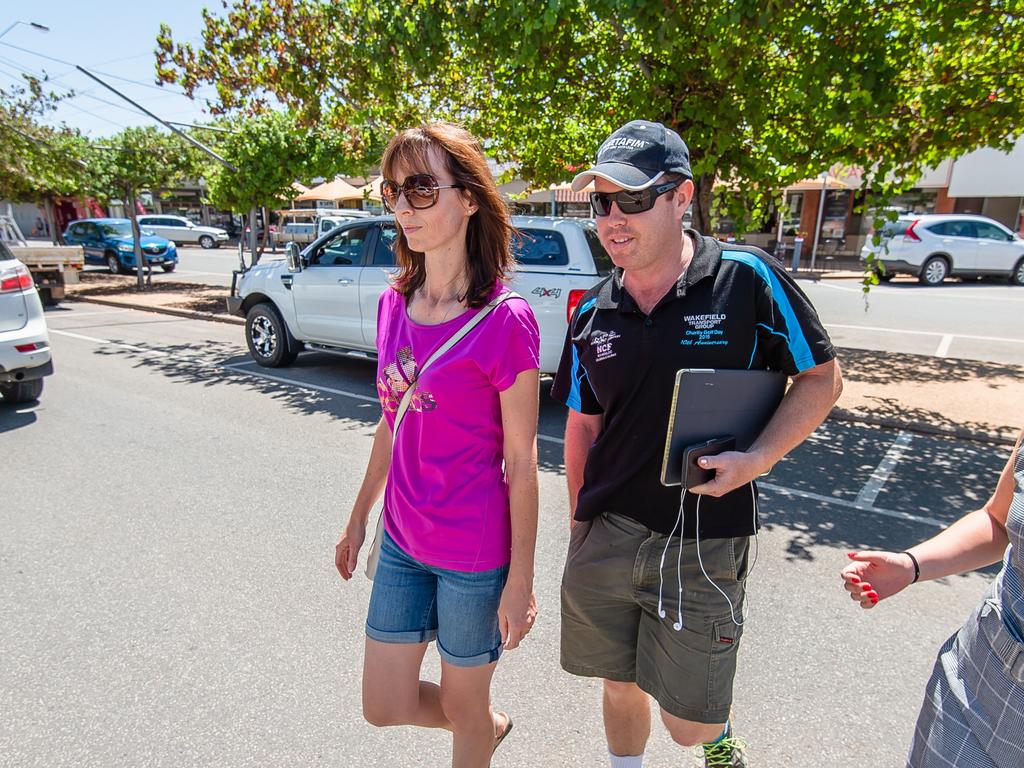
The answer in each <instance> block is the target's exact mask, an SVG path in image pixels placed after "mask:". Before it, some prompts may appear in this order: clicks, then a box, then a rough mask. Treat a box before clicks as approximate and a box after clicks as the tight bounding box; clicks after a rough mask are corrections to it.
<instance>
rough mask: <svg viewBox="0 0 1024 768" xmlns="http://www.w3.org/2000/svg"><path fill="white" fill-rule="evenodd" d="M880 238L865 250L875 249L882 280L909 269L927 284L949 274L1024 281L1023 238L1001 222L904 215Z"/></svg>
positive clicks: (867, 252) (863, 253) (961, 216)
mask: <svg viewBox="0 0 1024 768" xmlns="http://www.w3.org/2000/svg"><path fill="white" fill-rule="evenodd" d="M880 234H881V242H880V243H879V244H878V245H874V244H873V243H872V242H871V241H868V243H867V244H865V246H864V248H863V249H862V250H861V261H866V260H867V257H868V256H869V255H870V254H872V253H874V254H876V255H877V261H876V264H878V265H879V266H880V267H881V268H883V269H884V272H882V270H881V269H880V270H879V271H880V272H881V277H882V279H889V278H891V277H892V276H893V275H895V274H900V273H906V274H911V275H915V276H917V278H918V280H920V281H921V282H922V283H924V284H925V285H939V284H940V283H942V281H943V280H945V279H946V278H947V277H984V276H993V275H994V276H1000V277H1006V278H1008V279H1009V280H1010V282H1011V283H1013V284H1014V285H1024V239H1022V238H1021V237H1020V236H1019V235H1017V234H1015V233H1013V232H1011V231H1010V230H1009V229H1007V228H1006V227H1004V226H1003V225H1002V224H1000V223H999V222H998V221H993V220H992V219H989V218H986V217H985V216H974V215H968V214H922V215H904V216H900V217H899V218H898V219H897V220H896V221H891V222H889V223H887V224H886V225H885V227H884V228H883V229H882V232H881V233H880Z"/></svg>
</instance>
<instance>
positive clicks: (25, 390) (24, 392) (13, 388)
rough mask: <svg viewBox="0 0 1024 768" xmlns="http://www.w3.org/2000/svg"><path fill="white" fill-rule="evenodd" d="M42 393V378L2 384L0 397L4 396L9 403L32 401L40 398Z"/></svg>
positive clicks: (0, 385)
mask: <svg viewBox="0 0 1024 768" xmlns="http://www.w3.org/2000/svg"><path fill="white" fill-rule="evenodd" d="M41 394H43V380H42V379H32V380H31V381H15V382H12V383H10V384H0V397H3V399H4V402H5V403H7V404H8V405H17V404H19V403H32V402H35V401H36V400H38V399H39V396H40V395H41Z"/></svg>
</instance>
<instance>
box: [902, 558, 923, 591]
mask: <svg viewBox="0 0 1024 768" xmlns="http://www.w3.org/2000/svg"><path fill="white" fill-rule="evenodd" d="M903 554H904V555H906V556H907V557H909V558H910V562H912V563H913V564H914V580H913V581H912V582H910V583H911V584H917V580H918V579H920V578H921V566H920V564H918V562H917V558H916V557H914V556H913V555H912V554H910V553H909V552H904V553H903Z"/></svg>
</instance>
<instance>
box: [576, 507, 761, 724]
mask: <svg viewBox="0 0 1024 768" xmlns="http://www.w3.org/2000/svg"><path fill="white" fill-rule="evenodd" d="M667 540H668V537H667V536H665V535H663V534H660V533H656V532H653V531H651V530H650V529H649V528H646V527H644V526H643V525H641V524H640V523H638V522H636V521H635V520H632V519H630V518H628V517H623V516H621V515H616V514H603V515H600V516H599V517H597V518H596V519H594V520H593V521H591V522H587V523H577V524H576V526H575V527H574V528H573V530H572V534H571V535H570V538H569V553H568V556H567V557H566V562H565V571H564V572H563V575H562V642H561V646H562V647H561V663H562V668H563V669H564V670H565V671H566V672H569V673H571V674H574V675H582V676H585V677H600V678H603V679H606V680H613V681H618V682H635V683H636V684H637V685H638V686H639V687H640V688H641V689H642V690H644V691H646V692H647V693H648V694H650V695H651V696H653V697H654V698H655V699H656V700H657V702H658V704H660V705H661V707H662V709H664V710H665V711H666V712H668V713H669V714H671V715H675V716H676V717H680V718H683V719H685V720H691V721H694V722H698V723H724V722H726V721H727V720H728V719H729V709H730V707H731V706H732V683H733V677H734V676H735V674H736V653H737V650H738V648H739V643H740V636H741V635H742V633H743V629H742V627H738V626H736V625H735V624H734V623H733V620H732V617H731V615H730V611H729V604H728V602H726V600H725V598H724V597H723V596H722V595H721V594H720V593H719V592H718V590H716V589H715V587H714V586H712V585H711V584H710V583H709V582H708V580H707V578H706V577H705V576H704V574H703V573H702V572H701V567H700V564H699V563H698V560H697V546H696V542H695V541H694V540H693V539H686V540H684V541H683V542H682V552H681V553H680V550H679V546H680V545H679V537H675V538H674V539H673V540H672V542H671V543H670V544H669V547H668V551H667V553H666V554H665V565H664V569H662V570H661V578H662V579H663V581H664V585H663V587H662V590H661V593H662V608H663V609H664V612H665V618H661V617H660V616H659V615H658V591H659V567H660V564H661V559H662V552H663V551H664V550H665V544H666V541H667ZM680 554H681V556H682V569H681V570H682V589H683V598H682V625H683V626H682V628H681V629H679V630H676V629H674V628H673V625H674V624H675V623H676V622H677V621H678V619H679V615H680V614H679V583H678V581H677V574H678V573H679V569H677V567H676V563H677V560H678V558H679V557H680ZM748 554H749V539H748V538H747V537H741V538H728V539H702V540H701V542H700V555H701V559H702V560H703V563H704V570H705V571H707V574H708V576H710V577H711V578H712V579H713V580H714V581H715V583H716V584H717V585H718V586H719V587H720V588H721V589H722V591H723V592H725V594H726V595H728V597H729V599H730V600H731V601H732V604H733V606H734V609H735V615H736V620H737V621H740V622H742V621H743V618H742V616H741V611H742V605H743V597H744V589H743V584H742V582H741V579H743V578H745V577H746V572H747V567H748V563H747V559H748Z"/></svg>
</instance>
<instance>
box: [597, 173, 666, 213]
mask: <svg viewBox="0 0 1024 768" xmlns="http://www.w3.org/2000/svg"><path fill="white" fill-rule="evenodd" d="M682 183H683V180H682V179H679V180H678V181H670V182H668V183H667V184H659V185H658V186H656V187H648V188H647V189H641V190H640V191H639V192H630V191H628V190H623V191H622V192H591V193H590V205H591V207H592V208H593V209H594V215H595V216H607V215H608V214H609V213H611V212H612V203H615V204H617V205H618V206H619V210H620V211H622V212H623V213H627V214H628V213H643V212H644V211H649V210H651V208H653V207H654V203H655V201H656V200H657V199H658V198H659V197H661V196H662V195H663V194H665V193H666V192H668V191H669V190H672V189H675V188H676V187H678V186H679V185H680V184H682Z"/></svg>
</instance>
